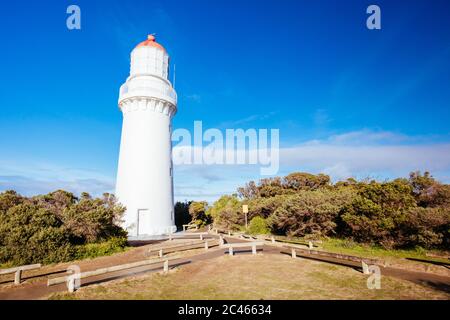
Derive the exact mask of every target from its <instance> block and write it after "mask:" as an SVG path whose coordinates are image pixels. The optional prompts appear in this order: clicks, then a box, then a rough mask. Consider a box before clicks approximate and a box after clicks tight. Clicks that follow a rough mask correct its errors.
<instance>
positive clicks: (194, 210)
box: [189, 201, 211, 227]
mask: <svg viewBox="0 0 450 320" xmlns="http://www.w3.org/2000/svg"><path fill="white" fill-rule="evenodd" d="M207 209H208V202H206V201H193V202H191V204H190V205H189V214H190V215H191V218H192V221H194V223H195V224H196V225H198V226H199V227H201V226H204V225H207V224H209V223H211V216H210V215H209V214H208V213H207Z"/></svg>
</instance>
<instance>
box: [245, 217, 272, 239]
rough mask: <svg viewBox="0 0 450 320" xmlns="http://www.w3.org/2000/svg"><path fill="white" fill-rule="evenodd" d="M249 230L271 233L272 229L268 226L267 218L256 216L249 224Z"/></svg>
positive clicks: (251, 232) (250, 231)
mask: <svg viewBox="0 0 450 320" xmlns="http://www.w3.org/2000/svg"><path fill="white" fill-rule="evenodd" d="M248 232H249V233H250V234H254V235H257V234H269V233H270V229H269V227H268V224H267V221H266V219H264V218H262V217H254V218H253V219H252V220H250V223H249V225H248Z"/></svg>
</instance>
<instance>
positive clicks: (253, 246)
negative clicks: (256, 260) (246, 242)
mask: <svg viewBox="0 0 450 320" xmlns="http://www.w3.org/2000/svg"><path fill="white" fill-rule="evenodd" d="M252 254H256V244H254V245H252Z"/></svg>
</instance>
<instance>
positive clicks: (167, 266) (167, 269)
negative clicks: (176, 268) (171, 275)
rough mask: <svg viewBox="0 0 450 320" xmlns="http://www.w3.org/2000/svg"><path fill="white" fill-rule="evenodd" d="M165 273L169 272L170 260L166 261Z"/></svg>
mask: <svg viewBox="0 0 450 320" xmlns="http://www.w3.org/2000/svg"><path fill="white" fill-rule="evenodd" d="M163 271H164V273H167V272H169V260H166V261H164V265H163Z"/></svg>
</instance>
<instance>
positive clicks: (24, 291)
mask: <svg viewBox="0 0 450 320" xmlns="http://www.w3.org/2000/svg"><path fill="white" fill-rule="evenodd" d="M225 239H226V241H227V242H228V243H235V242H242V241H246V240H244V239H235V238H231V237H225ZM175 241H179V242H181V241H180V240H173V243H175ZM155 246H156V245H155V244H149V245H144V246H142V247H139V248H133V249H131V250H129V251H127V252H123V253H119V254H116V255H113V256H109V257H101V258H97V259H93V260H83V261H77V262H72V263H65V264H58V265H56V266H50V267H45V269H44V270H41V271H40V272H41V273H42V271H44V272H45V274H43V275H41V276H37V275H35V276H33V275H31V276H30V277H28V279H33V281H27V278H26V277H25V278H24V279H25V280H26V281H25V282H24V283H23V284H21V285H19V286H7V287H0V300H6V299H24V300H29V299H45V298H47V297H48V296H49V295H50V294H52V293H55V292H61V291H66V290H67V288H66V285H65V284H60V285H56V286H51V287H47V277H48V275H51V274H57V273H60V274H61V275H62V274H64V273H62V272H65V270H66V268H67V267H68V266H69V265H72V264H77V265H79V266H80V268H81V270H82V272H83V271H90V270H95V269H98V268H103V267H109V266H114V265H118V264H124V263H130V262H135V261H140V260H143V259H145V258H144V257H145V252H146V251H147V250H148V249H149V248H151V247H155ZM281 250H282V249H281V248H280V247H277V246H272V245H270V244H265V245H264V249H263V252H264V253H265V254H274V255H280V253H281V252H280V251H281ZM259 251H260V250H259ZM249 253H251V248H248V249H247V248H239V249H238V250H235V254H238V255H241V254H249ZM224 254H227V249H224V248H218V247H215V248H212V249H209V250H208V251H207V252H204V253H198V251H197V252H196V253H194V254H193V255H191V256H186V257H180V258H177V259H173V260H171V265H170V267H171V268H174V267H177V266H182V265H185V264H191V263H195V262H198V261H202V260H209V259H214V258H218V257H220V256H223V255H224ZM160 271H162V263H161V265H159V264H158V265H151V266H143V267H138V268H133V269H129V270H124V271H118V272H113V273H109V274H106V275H100V276H96V277H90V278H88V279H83V280H82V286H87V285H91V284H95V283H100V282H105V281H110V280H114V279H120V278H124V277H129V276H133V275H139V274H143V273H148V272H160ZM381 274H382V276H388V277H395V278H399V279H403V280H408V281H411V282H413V283H416V284H420V285H425V286H429V287H433V288H435V289H437V290H440V291H445V292H450V277H445V276H440V275H435V274H430V273H425V272H414V271H409V270H402V269H396V268H392V267H381ZM1 283H2V282H0V284H1Z"/></svg>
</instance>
